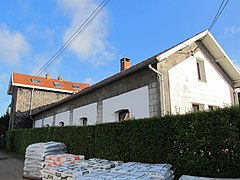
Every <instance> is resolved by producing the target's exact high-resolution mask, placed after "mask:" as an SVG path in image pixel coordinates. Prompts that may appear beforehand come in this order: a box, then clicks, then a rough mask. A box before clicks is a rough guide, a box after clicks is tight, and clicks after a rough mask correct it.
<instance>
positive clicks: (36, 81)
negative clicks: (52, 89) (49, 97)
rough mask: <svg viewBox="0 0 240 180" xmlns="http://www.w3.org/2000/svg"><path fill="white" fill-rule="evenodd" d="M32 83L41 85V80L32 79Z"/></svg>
mask: <svg viewBox="0 0 240 180" xmlns="http://www.w3.org/2000/svg"><path fill="white" fill-rule="evenodd" d="M31 81H32V82H33V83H38V84H39V83H41V81H40V80H39V79H31Z"/></svg>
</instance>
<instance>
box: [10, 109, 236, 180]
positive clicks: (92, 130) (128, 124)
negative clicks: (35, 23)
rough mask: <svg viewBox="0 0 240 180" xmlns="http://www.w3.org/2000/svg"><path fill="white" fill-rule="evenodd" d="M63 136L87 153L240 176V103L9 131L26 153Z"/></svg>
mask: <svg viewBox="0 0 240 180" xmlns="http://www.w3.org/2000/svg"><path fill="white" fill-rule="evenodd" d="M47 141H61V142H64V143H65V144H66V145H67V147H68V151H69V152H70V153H73V154H84V155H85V156H86V158H92V157H98V158H106V159H110V160H123V161H138V162H148V163H170V164H172V165H173V168H174V170H175V175H176V176H177V177H179V176H180V175H182V174H190V175H195V176H208V177H229V178H236V177H240V171H239V169H240V163H239V162H240V107H238V106H235V107H230V108H224V109H217V110H215V111H210V112H195V113H190V114H186V115H167V116H164V117H155V118H147V119H140V120H132V121H125V122H119V123H106V124H98V125H95V126H85V127H77V126H68V127H49V128H36V129H23V130H13V131H8V132H7V149H8V150H9V151H12V152H16V153H18V154H20V155H24V153H25V149H26V147H27V146H28V145H29V144H32V143H36V142H47Z"/></svg>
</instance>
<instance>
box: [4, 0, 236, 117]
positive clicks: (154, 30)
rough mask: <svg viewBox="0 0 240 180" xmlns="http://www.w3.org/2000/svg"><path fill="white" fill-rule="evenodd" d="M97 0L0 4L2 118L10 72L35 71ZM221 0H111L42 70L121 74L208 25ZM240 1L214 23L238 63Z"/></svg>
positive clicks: (93, 78)
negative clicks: (122, 64) (122, 67)
mask: <svg viewBox="0 0 240 180" xmlns="http://www.w3.org/2000/svg"><path fill="white" fill-rule="evenodd" d="M101 2H102V0H2V1H1V6H0V116H1V115H3V114H4V113H5V112H6V109H7V106H8V105H9V104H10V99H11V98H10V96H8V95H7V89H8V85H9V80H10V76H11V73H12V72H18V73H23V74H30V75H34V74H36V73H37V72H38V71H39V70H40V69H41V68H42V67H43V66H44V65H45V63H47V62H48V60H49V59H51V58H52V56H53V55H54V54H55V53H56V52H57V51H58V50H59V49H60V48H61V47H62V45H63V44H64V42H66V41H67V40H68V39H69V37H70V36H71V35H72V34H73V33H74V32H75V31H76V30H77V29H78V28H79V27H80V26H81V25H82V23H83V22H84V21H85V20H86V19H87V18H88V16H89V15H90V14H91V13H92V12H93V11H94V10H95V8H96V7H97V6H98V5H99V4H100V3H101ZM221 2H222V0H194V1H193V0H181V1H180V0H168V1H164V0H120V1H117V0H110V1H109V3H108V4H107V6H106V7H104V9H103V10H102V11H101V13H100V14H98V16H97V17H96V18H95V19H94V21H93V22H92V23H91V24H90V25H89V26H88V27H87V28H86V30H85V31H84V32H83V33H81V34H80V35H79V36H78V38H77V39H76V40H75V41H74V42H73V43H72V45H71V46H70V47H69V48H68V49H66V50H65V51H64V53H63V54H62V56H61V57H60V58H59V59H58V60H57V61H56V62H55V63H54V64H53V65H52V66H51V67H50V68H49V69H48V70H47V71H46V72H43V73H42V74H41V76H45V74H47V73H50V74H51V77H52V78H57V77H58V76H62V78H63V79H64V80H68V81H73V82H83V83H89V84H90V85H92V84H94V83H97V82H99V81H100V80H103V79H105V78H107V77H109V76H111V75H113V74H115V73H118V72H119V61H120V59H121V58H123V57H128V58H130V59H131V64H132V65H134V64H136V63H138V62H141V61H143V60H145V59H147V58H149V57H152V56H154V55H155V54H158V53H160V52H161V51H163V50H165V49H167V48H169V47H171V46H173V45H175V44H177V43H179V42H181V41H183V40H185V39H187V38H189V37H191V36H193V35H195V34H197V33H199V32H201V31H203V30H206V29H208V28H209V26H210V24H211V22H212V20H213V18H214V17H215V15H216V12H217V10H218V8H219V6H220V4H221ZM239 7H240V1H239V0H230V1H229V3H228V5H227V6H226V8H225V10H224V11H223V13H222V15H221V17H220V18H219V19H218V21H217V22H216V24H215V25H214V27H213V28H212V29H211V33H212V35H213V36H214V37H215V39H216V40H217V41H218V43H219V44H220V45H221V46H222V48H223V49H224V51H225V52H226V53H227V54H228V56H229V57H230V58H231V59H232V61H233V62H234V63H235V64H236V66H237V67H240V21H239V19H240V11H239Z"/></svg>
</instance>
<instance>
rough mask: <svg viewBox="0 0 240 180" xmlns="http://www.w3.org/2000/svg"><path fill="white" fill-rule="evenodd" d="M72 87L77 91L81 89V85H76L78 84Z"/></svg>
mask: <svg viewBox="0 0 240 180" xmlns="http://www.w3.org/2000/svg"><path fill="white" fill-rule="evenodd" d="M72 87H73V88H76V89H80V86H79V85H76V84H73V85H72Z"/></svg>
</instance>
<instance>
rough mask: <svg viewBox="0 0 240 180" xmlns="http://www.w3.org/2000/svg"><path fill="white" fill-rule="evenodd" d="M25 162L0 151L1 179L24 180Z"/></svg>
mask: <svg viewBox="0 0 240 180" xmlns="http://www.w3.org/2000/svg"><path fill="white" fill-rule="evenodd" d="M23 163H24V160H22V159H19V158H16V157H14V156H13V155H11V154H9V153H6V152H4V151H2V150H0V179H1V180H22V179H23V178H22V175H23Z"/></svg>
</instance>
